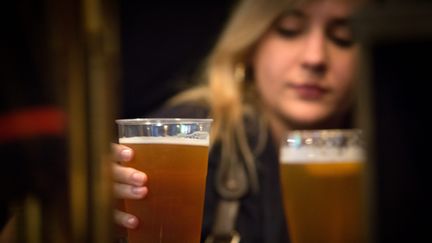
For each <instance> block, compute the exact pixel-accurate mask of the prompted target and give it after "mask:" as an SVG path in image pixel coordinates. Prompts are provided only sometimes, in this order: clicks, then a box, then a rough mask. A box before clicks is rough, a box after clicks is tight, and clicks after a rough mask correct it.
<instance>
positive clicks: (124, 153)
mask: <svg viewBox="0 0 432 243" xmlns="http://www.w3.org/2000/svg"><path fill="white" fill-rule="evenodd" d="M120 154H121V156H122V158H123V159H124V160H130V159H131V158H132V150H130V149H123V150H122V151H121V152H120Z"/></svg>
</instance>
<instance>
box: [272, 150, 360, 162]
mask: <svg viewBox="0 0 432 243" xmlns="http://www.w3.org/2000/svg"><path fill="white" fill-rule="evenodd" d="M280 161H281V163H283V164H295V163H325V162H332V163H338V162H362V161H364V150H363V149H362V148H361V147H357V146H349V147H345V148H322V147H320V148H318V147H289V146H284V147H282V149H281V154H280Z"/></svg>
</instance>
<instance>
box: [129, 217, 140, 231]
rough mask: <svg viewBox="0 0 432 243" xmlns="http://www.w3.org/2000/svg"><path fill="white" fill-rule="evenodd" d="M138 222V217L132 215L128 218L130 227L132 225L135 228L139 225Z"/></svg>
mask: <svg viewBox="0 0 432 243" xmlns="http://www.w3.org/2000/svg"><path fill="white" fill-rule="evenodd" d="M137 223H138V220H137V219H136V218H134V217H130V218H128V220H127V224H128V225H129V227H131V228H135V226H136V225H137Z"/></svg>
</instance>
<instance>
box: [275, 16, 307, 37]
mask: <svg viewBox="0 0 432 243" xmlns="http://www.w3.org/2000/svg"><path fill="white" fill-rule="evenodd" d="M304 26H305V20H304V17H303V14H301V13H299V12H297V11H292V12H288V13H286V14H285V15H283V16H282V17H281V18H279V19H278V21H277V22H276V26H275V29H276V31H277V33H278V34H279V35H280V36H281V37H284V38H294V37H296V36H298V35H300V34H301V33H302V32H303V30H304Z"/></svg>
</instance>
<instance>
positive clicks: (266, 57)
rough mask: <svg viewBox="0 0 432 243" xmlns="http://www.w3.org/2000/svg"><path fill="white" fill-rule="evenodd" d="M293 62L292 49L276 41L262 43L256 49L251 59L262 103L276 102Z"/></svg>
mask: <svg viewBox="0 0 432 243" xmlns="http://www.w3.org/2000/svg"><path fill="white" fill-rule="evenodd" d="M290 50H291V51H290ZM293 60H294V57H293V53H292V48H291V47H289V48H287V46H286V44H285V45H284V44H283V43H280V42H278V41H267V42H264V43H262V44H261V46H260V48H259V49H257V52H256V53H255V56H254V59H253V66H254V68H253V69H254V79H255V82H256V85H257V88H258V92H259V94H260V95H261V96H262V98H263V100H264V102H266V103H270V104H273V103H275V102H276V99H277V97H278V94H279V93H280V92H281V91H282V90H283V86H284V83H285V82H286V81H287V79H288V75H289V72H290V67H292V63H293Z"/></svg>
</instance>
